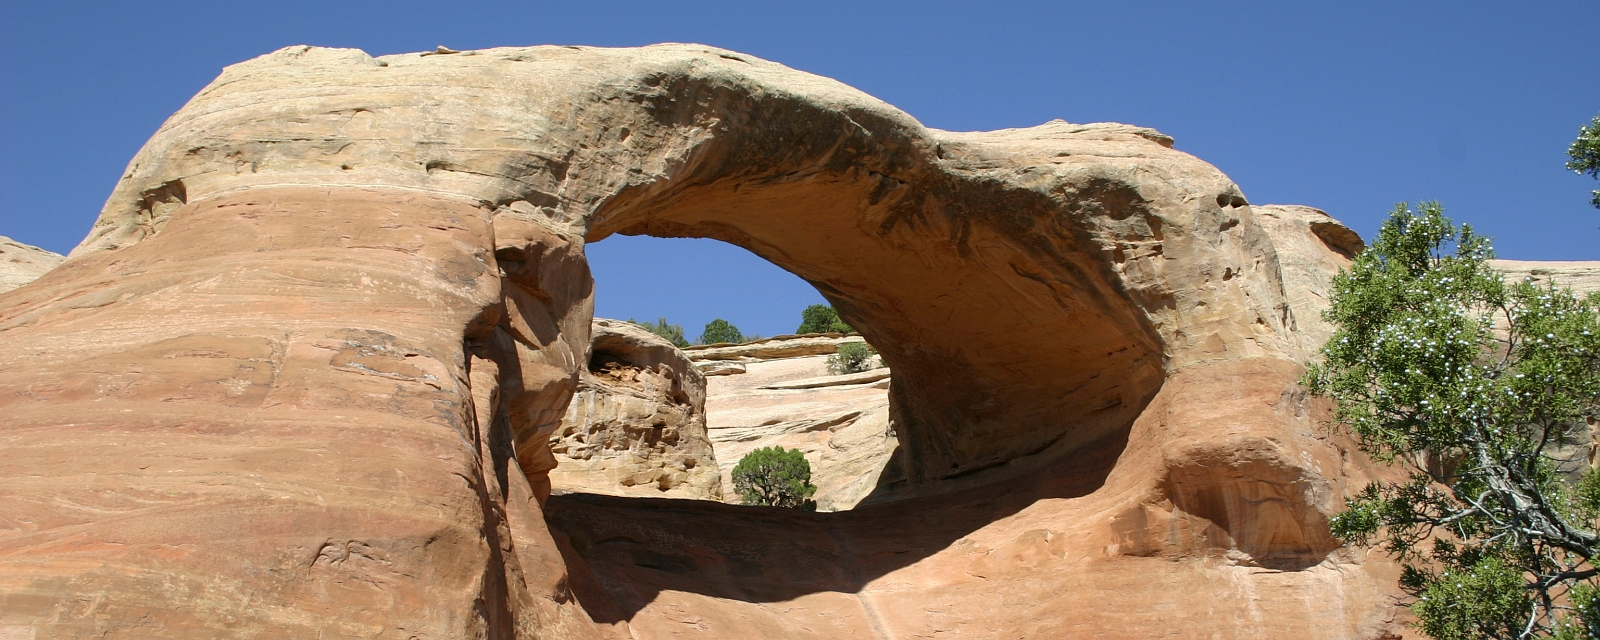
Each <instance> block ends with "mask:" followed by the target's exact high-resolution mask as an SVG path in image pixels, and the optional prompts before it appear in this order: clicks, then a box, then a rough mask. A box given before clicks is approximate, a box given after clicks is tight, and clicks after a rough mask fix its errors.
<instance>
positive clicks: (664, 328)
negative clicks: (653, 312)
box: [628, 317, 689, 349]
mask: <svg viewBox="0 0 1600 640" xmlns="http://www.w3.org/2000/svg"><path fill="white" fill-rule="evenodd" d="M628 322H629V323H631V324H636V325H639V326H640V327H642V328H644V330H645V331H649V332H650V333H654V334H656V335H658V336H661V337H662V339H664V340H666V341H667V342H671V343H672V344H673V346H676V347H678V348H680V349H681V348H683V347H687V346H689V340H688V339H686V338H684V337H683V326H681V325H676V324H667V319H666V318H659V317H658V318H656V321H655V322H639V321H638V320H634V319H633V318H628Z"/></svg>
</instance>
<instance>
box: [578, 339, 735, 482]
mask: <svg viewBox="0 0 1600 640" xmlns="http://www.w3.org/2000/svg"><path fill="white" fill-rule="evenodd" d="M592 331H593V334H592V335H593V338H592V341H591V349H592V351H591V354H590V356H589V366H588V367H587V368H585V369H584V370H583V371H580V372H579V374H578V387H577V391H576V393H574V394H573V396H572V401H571V402H570V403H569V404H568V405H567V415H566V417H564V418H562V421H561V427H560V428H558V429H557V430H556V432H555V434H554V435H553V436H552V437H551V441H550V449H551V451H552V452H553V453H554V454H555V458H556V461H557V463H558V465H557V466H556V468H555V469H554V470H552V471H551V475H550V480H551V484H552V486H553V487H554V488H555V489H556V490H558V491H581V492H589V493H608V494H621V495H654V496H661V497H683V498H704V499H710V500H721V499H722V494H723V492H722V486H723V485H722V480H721V475H720V474H719V473H718V472H717V458H716V455H715V453H714V452H713V451H712V448H711V441H710V440H709V439H707V438H706V378H705V376H704V375H701V373H700V371H699V370H698V369H696V368H695V366H694V364H693V363H691V362H690V361H689V359H688V357H687V356H685V355H684V353H683V352H682V351H679V350H678V348H677V347H675V346H673V345H672V343H670V342H667V341H666V340H663V339H661V338H659V337H657V336H656V335H655V334H652V333H650V332H649V331H645V330H644V329H642V328H640V327H637V326H634V325H632V324H629V323H627V322H622V321H620V320H606V319H603V318H596V319H595V321H594V327H593V329H592Z"/></svg>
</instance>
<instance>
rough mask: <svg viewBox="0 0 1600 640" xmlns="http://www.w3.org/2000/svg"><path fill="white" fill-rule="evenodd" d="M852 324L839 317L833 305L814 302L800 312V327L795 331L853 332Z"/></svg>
mask: <svg viewBox="0 0 1600 640" xmlns="http://www.w3.org/2000/svg"><path fill="white" fill-rule="evenodd" d="M854 331H855V329H851V328H850V325H847V324H845V323H844V321H843V320H840V319H839V312H837V311H834V309H833V307H832V306H829V305H825V304H814V305H811V306H809V307H806V308H805V310H804V311H801V312H800V328H799V329H795V330H794V332H795V333H829V332H832V333H853V332H854Z"/></svg>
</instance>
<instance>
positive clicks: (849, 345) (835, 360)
mask: <svg viewBox="0 0 1600 640" xmlns="http://www.w3.org/2000/svg"><path fill="white" fill-rule="evenodd" d="M875 355H878V350H877V349H874V348H872V345H870V344H867V343H865V342H846V343H844V344H841V345H839V351H838V352H837V353H835V354H833V355H831V356H828V371H831V372H833V373H834V375H844V374H847V373H861V372H862V371H866V370H867V369H869V368H871V361H872V356H875Z"/></svg>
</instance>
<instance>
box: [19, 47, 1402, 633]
mask: <svg viewBox="0 0 1600 640" xmlns="http://www.w3.org/2000/svg"><path fill="white" fill-rule="evenodd" d="M1172 144H1173V141H1172V140H1171V139H1170V138H1168V137H1166V136H1163V135H1161V134H1160V133H1157V132H1155V131H1152V130H1150V129H1144V128H1140V127H1134V126H1128V125H1120V124H1089V125H1079V124H1070V123H1066V122H1062V121H1055V122H1051V123H1047V124H1044V125H1040V126H1037V127H1030V128H1024V129H1008V130H1003V131H993V132H963V133H958V132H945V131H938V130H932V129H928V128H925V127H923V126H922V125H920V124H919V123H917V122H916V121H915V120H914V119H913V118H911V117H910V116H909V115H907V114H905V113H903V112H900V111H898V110H896V109H894V108H893V107H891V106H889V105H887V104H884V103H883V102H881V101H878V100H876V99H874V98H872V97H870V96H867V95H865V94H862V93H860V92H859V91H856V90H854V89H851V88H849V87H847V86H844V85H842V84H840V83H837V82H834V81H832V80H828V79H825V78H820V77H817V76H812V75H809V74H805V73H802V72H798V71H795V70H792V69H788V68H786V67H783V66H781V65H778V64H775V63H771V62H767V61H764V60H760V59H757V58H753V57H750V56H745V55H742V54H738V53H734V52H730V51H723V50H719V49H713V48H708V47H702V46H697V45H660V46H654V47H646V48H642V49H595V48H584V47H532V48H517V49H492V50H485V51H472V52H460V53H455V52H448V51H439V52H430V53H428V54H406V55H396V56H384V57H381V58H373V57H371V56H368V55H367V54H365V53H362V52H360V51H354V50H339V49H318V48H311V47H293V48H289V49H284V50H281V51H278V52H275V53H273V54H270V55H267V56H263V57H261V58H258V59H256V60H252V61H249V62H246V63H242V64H239V65H234V66H232V67H229V68H228V69H226V70H225V71H224V72H223V74H222V76H221V77H219V78H218V79H217V80H216V81H214V82H213V83H212V84H211V85H209V86H207V87H206V88H205V89H204V90H202V91H201V92H200V94H199V95H197V96H195V98H194V99H193V100H191V101H190V102H189V103H188V104H186V105H185V106H184V108H183V109H182V110H180V111H179V112H178V113H177V114H175V115H174V116H173V117H172V118H171V119H169V120H168V121H167V122H166V123H165V124H164V125H163V126H162V128H161V129H160V130H159V131H158V132H157V133H156V134H155V135H154V136H153V137H152V139H151V140H150V142H149V143H147V144H146V146H145V147H144V149H142V150H141V151H140V153H139V154H138V155H137V156H136V157H135V158H134V159H133V161H132V163H130V165H129V169H128V171H127V173H126V175H125V176H124V178H123V179H122V180H121V181H120V182H119V183H118V185H117V188H116V189H115V191H114V192H113V194H112V196H111V198H110V199H109V200H108V202H107V204H106V207H105V209H104V210H103V211H102V213H101V217H100V219H99V220H98V221H97V222H96V224H95V227H94V229H93V230H92V231H91V233H90V234H89V237H87V238H86V239H85V240H84V242H83V243H82V244H81V245H80V246H79V247H78V248H77V249H76V250H74V252H73V254H72V255H71V256H70V257H69V259H68V260H67V261H66V262H64V263H63V264H62V265H61V266H60V267H58V268H56V269H55V270H52V271H50V272H49V273H47V274H46V275H44V276H43V277H41V278H40V279H39V280H38V281H37V282H35V283H34V284H32V285H30V286H28V287H24V288H22V289H19V290H17V291H14V292H12V293H9V294H6V295H5V296H4V297H0V415H5V416H6V420H5V422H4V424H3V425H0V429H4V433H3V435H0V446H3V447H4V450H3V451H0V598H3V600H0V629H5V630H6V632H7V633H11V630H12V629H20V630H21V631H18V632H17V633H35V634H36V635H41V636H44V637H91V636H93V637H106V636H108V635H110V636H114V635H115V634H117V633H123V634H126V635H131V636H140V637H171V638H178V637H195V636H238V637H247V636H253V637H416V638H490V637H493V638H503V637H563V638H583V637H604V636H607V635H613V636H615V635H622V636H623V637H626V635H627V634H632V635H633V637H672V636H676V635H693V636H695V637H773V638H784V637H830V638H832V637H851V636H855V637H928V636H937V635H947V636H957V635H960V636H980V637H994V636H1013V637H1073V636H1080V637H1090V636H1096V635H1116V636H1121V637H1220V638H1229V637H1240V638H1242V637H1294V638H1304V639H1307V640H1311V639H1316V638H1351V637H1355V638H1377V637H1386V636H1389V635H1393V634H1398V633H1399V632H1400V628H1399V627H1398V626H1397V622H1396V615H1397V609H1396V607H1395V604H1394V595H1395V593H1396V589H1395V581H1396V577H1397V572H1396V570H1395V567H1394V565H1393V564H1392V563H1391V562H1389V561H1387V560H1385V559H1382V558H1378V557H1366V556H1363V555H1362V554H1360V553H1358V552H1353V551H1350V550H1347V549H1342V548H1339V547H1337V545H1336V543H1334V542H1333V541H1331V540H1330V539H1329V537H1328V536H1327V530H1326V520H1327V517H1328V514H1330V513H1332V512H1333V510H1334V509H1336V508H1338V506H1339V504H1340V500H1341V499H1342V498H1343V497H1344V496H1345V495H1348V494H1349V493H1350V492H1351V491H1353V490H1354V489H1355V488H1358V487H1360V486H1361V485H1362V484H1364V483H1365V481H1366V480H1367V479H1368V478H1369V477H1371V476H1372V474H1374V473H1378V472H1377V471H1373V470H1372V469H1371V468H1370V467H1369V466H1368V465H1367V463H1366V462H1365V460H1364V459H1363V458H1362V457H1361V456H1360V455H1359V454H1358V453H1355V452H1353V451H1351V449H1350V447H1349V445H1348V443H1347V442H1344V441H1343V440H1341V439H1340V438H1339V437H1337V436H1333V435H1328V432H1326V431H1319V430H1318V426H1317V425H1318V424H1319V423H1320V422H1322V421H1325V420H1326V419H1327V418H1328V411H1327V407H1326V406H1324V405H1321V404H1319V403H1318V402H1316V401H1311V400H1307V399H1305V398H1304V396H1303V394H1302V392H1301V391H1299V388H1298V387H1297V386H1296V384H1295V380H1296V378H1297V377H1298V375H1299V373H1300V371H1301V363H1303V362H1304V361H1305V360H1306V359H1307V358H1308V357H1309V356H1308V353H1307V345H1308V344H1309V342H1310V341H1308V340H1307V339H1306V338H1305V337H1304V336H1302V335H1300V334H1299V333H1298V331H1300V326H1301V325H1300V322H1299V321H1300V320H1301V319H1302V317H1305V316H1304V314H1301V313H1299V309H1301V308H1309V306H1312V305H1314V303H1313V302H1309V301H1308V300H1306V299H1302V300H1296V298H1295V297H1294V296H1292V295H1291V294H1290V289H1291V287H1292V286H1293V285H1291V284H1290V283H1291V282H1293V281H1294V279H1295V278H1296V277H1301V276H1294V275H1293V272H1294V271H1295V270H1296V269H1297V268H1301V269H1305V270H1307V271H1306V273H1305V274H1302V276H1304V278H1306V279H1305V280H1304V281H1306V282H1310V281H1312V280H1314V279H1315V273H1314V272H1315V269H1317V268H1320V267H1317V261H1318V260H1320V258H1317V259H1313V260H1311V262H1308V263H1306V264H1305V265H1302V266H1301V267H1295V266H1294V265H1290V266H1289V267H1285V266H1284V261H1283V260H1282V259H1281V258H1282V256H1283V255H1284V254H1285V253H1287V252H1289V249H1286V248H1280V247H1286V246H1287V245H1280V244H1279V243H1278V242H1277V241H1276V240H1275V239H1274V236H1273V233H1272V232H1271V227H1272V223H1271V222H1270V221H1269V222H1266V223H1264V222H1263V221H1264V220H1266V218H1267V216H1264V215H1259V214H1258V213H1257V211H1256V208H1254V207H1252V206H1251V205H1250V204H1249V203H1248V202H1247V200H1246V199H1245V197H1244V195H1243V193H1242V192H1241V191H1240V189H1239V188H1238V187H1237V186H1236V185H1234V184H1233V182H1232V181H1230V180H1229V179H1228V178H1227V177H1226V176H1224V175H1223V174H1222V173H1221V172H1220V171H1218V170H1217V169H1216V168H1214V167H1212V166H1210V165H1208V164H1206V163H1205V162H1203V161H1201V160H1199V159H1197V158H1194V157H1192V156H1189V155H1187V154H1185V153H1182V152H1180V151H1177V150H1174V149H1173V148H1172ZM1285 215H1287V214H1285ZM1285 219H1286V218H1285ZM1295 224H1299V223H1295ZM1306 228H1307V229H1311V230H1312V231H1313V233H1315V225H1314V224H1313V223H1311V222H1307V223H1306ZM613 233H623V234H649V235H657V236H664V237H708V238H715V239H720V240H724V241H727V242H730V243H734V244H737V245H739V246H741V247H745V248H747V249H749V250H751V251H753V252H755V253H756V254H758V255H761V256H763V257H765V258H767V259H768V260H771V261H772V262H774V263H775V264H777V265H778V266H780V267H783V268H785V269H788V270H789V271H791V272H793V273H795V274H796V275H798V276H800V277H801V278H804V279H806V280H807V281H808V282H810V283H812V284H813V285H815V286H816V287H817V288H818V290H819V291H821V292H822V293H823V295H824V296H825V297H827V298H828V299H829V301H830V302H831V303H832V304H833V306H834V307H835V308H836V309H838V310H839V312H840V315H841V317H842V318H843V319H844V320H845V321H846V322H848V323H849V324H850V325H851V326H853V327H856V328H857V329H859V330H860V331H861V332H862V333H863V334H864V335H865V336H867V337H868V338H869V339H870V340H871V341H872V343H873V344H874V345H875V346H877V347H878V349H879V350H880V352H881V353H882V357H883V360H884V362H885V363H886V364H887V365H888V366H889V367H890V368H891V369H892V371H893V384H892V385H890V387H889V389H888V390H887V406H886V411H885V412H884V413H883V414H882V415H884V416H885V418H884V419H885V421H886V423H890V424H893V430H894V434H895V437H896V440H897V441H898V446H897V447H896V448H895V449H894V450H893V453H892V454H891V455H890V461H889V462H888V463H887V464H886V465H884V467H883V469H884V470H883V472H882V474H881V475H880V477H879V478H878V481H877V483H876V484H875V485H874V486H873V488H872V489H871V493H870V495H868V497H867V498H866V499H865V500H864V502H863V505H862V506H861V507H859V508H857V509H855V510H852V511H846V512H839V513H815V514H801V513H795V512H789V511H781V512H780V511H774V510H767V509H759V508H749V507H738V506H732V505H723V504H717V503H713V502H709V501H703V500H661V499H637V498H620V497H607V496H587V497H575V496H556V497H551V498H549V502H548V503H546V502H545V500H546V497H547V496H548V495H549V491H550V475H549V474H550V472H551V470H552V469H554V468H556V465H557V461H556V458H555V456H554V454H553V452H552V451H551V449H550V443H551V441H552V438H551V436H552V433H554V432H555V430H556V429H557V427H558V426H559V425H560V423H561V421H562V418H563V416H564V415H565V414H566V412H567V407H568V400H569V399H570V398H571V397H572V395H573V393H574V391H575V389H576V388H577V387H578V385H579V384H580V380H581V378H582V376H583V375H584V373H583V372H584V371H585V370H587V368H588V367H587V365H588V363H589V362H590V358H589V345H590V336H589V333H590V330H591V322H590V320H591V316H592V309H593V306H592V293H593V292H592V282H591V280H590V278H589V274H588V271H587V265H586V262H585V261H584V258H583V247H584V245H585V243H587V242H593V241H598V240H601V239H603V238H605V237H606V236H608V235H610V234H613ZM1318 237H1319V238H1322V240H1321V242H1323V244H1324V245H1327V244H1328V242H1329V241H1328V240H1327V238H1325V237H1323V236H1318ZM1347 241H1348V238H1346V239H1345V240H1344V241H1340V240H1337V239H1335V240H1333V241H1332V242H1334V243H1335V244H1334V245H1329V246H1338V243H1339V242H1345V243H1346V244H1348V242H1347ZM1330 250H1331V249H1330ZM1335 253H1337V252H1335ZM1307 274H1309V275H1307ZM730 357H731V358H734V359H738V358H742V357H746V356H743V355H739V354H733V355H731V356H730ZM746 366H747V369H749V368H750V365H749V364H746ZM802 373H803V374H804V375H803V376H800V377H816V375H817V374H816V373H815V372H813V371H804V372H796V375H800V374H802ZM751 376H752V371H749V370H747V371H746V372H745V373H744V374H735V375H727V376H716V377H713V378H711V380H712V381H717V380H727V381H730V383H731V382H732V381H737V380H740V379H745V380H754V379H755V378H752V377H751ZM873 384H875V383H873ZM840 390H841V388H840V387H821V388H814V389H799V390H794V389H789V390H781V389H780V390H770V391H773V392H782V393H787V394H795V393H798V394H806V393H818V394H821V393H838V392H840ZM865 391H871V392H873V393H877V392H879V390H877V389H874V388H872V387H871V386H870V385H869V386H868V387H867V388H866V389H865V390H864V392H865ZM713 395H715V390H713ZM756 409H757V408H755V407H752V411H754V410H756ZM760 410H764V411H765V410H770V411H773V412H777V411H778V410H777V409H760ZM715 415H716V412H715V411H714V410H713V411H712V412H711V420H712V423H711V424H710V425H708V426H710V427H711V432H712V434H713V436H715V434H716V432H717V425H716V424H715V420H716V418H715ZM874 415H879V414H874ZM774 418H778V419H779V422H782V416H779V415H774ZM876 419H877V418H873V420H876ZM856 420H857V422H860V423H861V424H870V422H869V421H867V414H865V413H864V414H862V416H860V417H858V418H857V419H856ZM852 424H855V423H852ZM813 433H820V431H815V432H813ZM874 433H876V431H874ZM840 436H841V433H839V432H833V433H832V435H830V438H838V437H840ZM718 459H719V462H720V463H722V464H724V465H725V464H727V460H725V459H723V456H722V455H721V454H720V453H719V455H718ZM547 510H548V515H549V517H550V519H549V521H550V522H553V523H555V524H556V525H557V527H556V530H555V531H552V530H550V529H547V528H546V526H545V517H544V516H545V515H546V514H547ZM563 541H565V542H563ZM568 543H570V544H568ZM1129 603H1137V606H1138V607H1142V609H1141V610H1130V608H1129V607H1130V605H1129Z"/></svg>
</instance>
